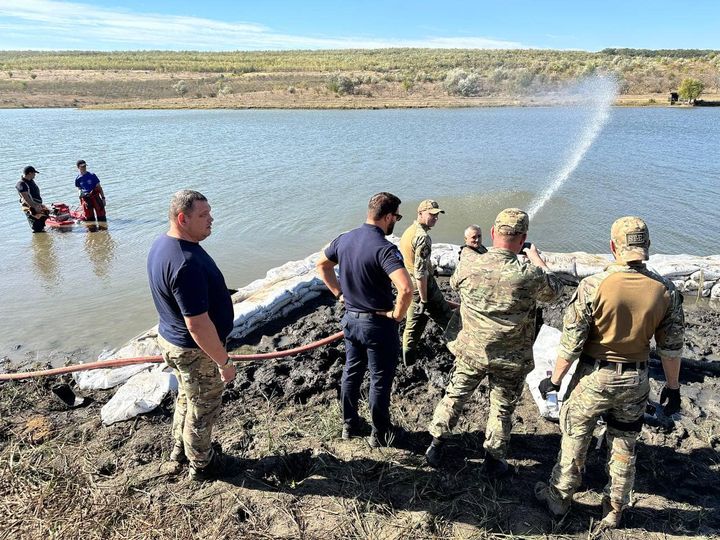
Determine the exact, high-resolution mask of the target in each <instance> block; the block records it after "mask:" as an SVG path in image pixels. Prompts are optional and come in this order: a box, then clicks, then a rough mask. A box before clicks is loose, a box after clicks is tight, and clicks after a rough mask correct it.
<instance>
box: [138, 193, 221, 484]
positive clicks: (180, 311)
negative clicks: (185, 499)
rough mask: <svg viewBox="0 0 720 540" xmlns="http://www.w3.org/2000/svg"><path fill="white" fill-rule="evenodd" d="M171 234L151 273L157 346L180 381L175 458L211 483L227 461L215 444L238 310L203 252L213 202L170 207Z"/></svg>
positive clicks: (162, 241) (185, 201) (178, 199)
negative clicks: (229, 345) (228, 345)
mask: <svg viewBox="0 0 720 540" xmlns="http://www.w3.org/2000/svg"><path fill="white" fill-rule="evenodd" d="M169 217H170V230H169V231H168V232H167V234H164V235H162V236H160V237H159V238H157V239H156V240H155V242H154V243H153V245H152V247H151V248H150V253H149V254H148V260H147V272H148V278H149V281H150V291H151V292H152V297H153V301H154V303H155V308H156V309H157V312H158V315H159V319H160V322H159V326H158V343H159V345H160V347H161V349H162V351H163V358H164V359H165V362H166V363H167V364H168V365H169V366H170V367H172V368H173V369H174V370H175V374H176V376H177V378H178V382H179V391H178V397H177V402H176V404H175V414H174V417H173V437H174V439H175V446H174V448H173V451H172V454H171V456H170V457H171V459H172V460H174V461H177V462H179V463H183V462H185V461H187V460H189V461H190V478H191V479H193V480H210V479H214V478H216V477H218V476H219V475H220V474H221V473H222V468H223V459H222V456H220V455H219V454H218V453H216V452H214V451H213V449H212V448H211V446H210V443H211V438H212V428H213V425H214V424H215V421H216V420H217V417H218V415H219V414H220V406H221V404H222V400H221V397H222V392H223V388H224V384H223V383H225V382H229V381H232V380H233V379H234V378H235V367H234V366H233V363H232V361H231V360H230V358H229V357H228V353H227V350H226V349H225V341H226V339H227V337H228V335H229V334H230V331H231V330H232V328H233V305H232V300H231V299H230V293H229V292H228V289H227V286H226V285H225V278H223V275H222V273H221V272H220V270H219V269H218V267H217V265H216V264H215V261H213V259H212V257H210V255H208V254H207V252H206V251H205V250H204V249H203V248H202V247H200V242H201V241H202V240H205V238H207V237H208V236H210V232H211V227H212V222H213V218H212V215H211V214H210V205H209V204H208V202H207V199H206V198H205V196H204V195H202V194H201V193H198V192H197V191H190V190H183V191H178V192H177V193H175V195H173V198H172V200H171V202H170V211H169Z"/></svg>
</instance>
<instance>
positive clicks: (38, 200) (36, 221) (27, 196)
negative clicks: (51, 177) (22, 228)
mask: <svg viewBox="0 0 720 540" xmlns="http://www.w3.org/2000/svg"><path fill="white" fill-rule="evenodd" d="M38 172H39V171H38V170H37V169H35V167H33V166H32V165H28V166H27V167H25V168H24V169H23V175H22V177H21V178H20V181H19V182H18V183H17V184H15V189H17V191H18V193H19V194H20V206H21V207H22V211H23V212H24V213H25V217H26V218H27V220H28V223H29V224H30V228H31V229H32V232H34V233H37V232H43V231H44V230H45V221H46V220H47V218H48V216H49V215H50V210H48V207H47V206H45V205H44V204H43V201H42V197H41V196H40V188H39V187H38V185H37V184H36V183H35V175H36V174H37V173H38Z"/></svg>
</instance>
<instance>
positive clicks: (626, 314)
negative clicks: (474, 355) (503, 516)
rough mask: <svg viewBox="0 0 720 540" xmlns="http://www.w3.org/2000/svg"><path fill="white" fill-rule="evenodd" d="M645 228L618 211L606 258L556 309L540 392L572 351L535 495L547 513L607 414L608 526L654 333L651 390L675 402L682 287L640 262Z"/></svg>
mask: <svg viewBox="0 0 720 540" xmlns="http://www.w3.org/2000/svg"><path fill="white" fill-rule="evenodd" d="M649 249H650V232H649V231H648V227H647V225H646V224H645V222H644V221H643V220H642V219H640V218H638V217H632V216H630V217H623V218H620V219H618V220H617V221H615V223H613V225H612V228H611V230H610V250H611V251H612V254H613V256H614V257H615V263H613V264H611V265H610V266H608V267H607V268H606V269H605V271H603V272H601V273H599V274H595V275H592V276H589V277H586V278H585V279H583V280H582V281H581V282H580V284H579V285H578V288H577V291H576V292H575V296H573V298H572V300H571V302H570V305H568V307H567V309H566V310H565V315H564V317H563V333H562V337H561V338H560V347H559V349H558V358H557V363H556V364H555V370H554V372H553V374H552V376H551V377H548V378H547V379H544V380H543V381H541V382H540V393H541V394H542V396H543V397H545V396H546V395H547V392H549V391H551V390H554V391H557V390H559V389H560V383H561V382H562V379H563V377H564V376H565V374H566V373H567V371H568V369H569V368H570V366H571V364H572V363H573V362H574V361H575V360H577V359H579V362H578V365H577V368H576V369H575V374H574V375H573V378H572V380H571V381H570V386H569V387H568V390H567V395H569V398H567V399H566V401H565V403H564V404H563V406H562V409H561V411H560V429H561V431H562V442H561V444H560V454H559V455H558V460H557V463H556V465H555V467H554V468H553V471H552V475H551V477H550V481H549V483H548V484H545V483H543V482H538V483H537V485H536V486H535V495H536V496H537V498H538V500H540V501H542V502H544V503H545V504H546V505H547V506H548V508H549V510H550V511H551V512H552V513H553V514H554V515H555V516H562V515H564V514H565V513H566V512H567V511H568V510H569V509H570V503H571V501H572V496H573V494H574V493H575V491H576V490H577V488H578V487H579V486H580V481H581V478H582V471H583V468H584V465H585V457H586V454H587V450H588V445H589V444H590V440H591V439H592V435H593V431H594V429H595V425H596V423H597V420H598V418H599V417H600V416H601V415H602V416H603V417H604V418H605V421H606V422H607V432H606V435H605V437H606V438H607V443H608V449H609V452H608V454H609V455H608V459H609V462H608V467H607V470H608V472H609V476H610V478H609V479H608V483H607V485H606V486H605V490H604V493H603V499H602V512H603V519H602V521H601V522H600V523H599V528H601V529H610V528H616V527H617V526H618V525H619V524H620V520H621V518H622V513H623V510H624V509H625V508H626V507H627V505H628V503H629V500H630V492H631V491H632V488H633V484H634V481H635V443H636V441H637V438H638V435H639V433H640V429H641V428H642V424H643V414H644V413H645V407H646V406H647V402H648V395H649V393H650V382H649V380H648V355H649V353H650V340H651V339H652V338H653V337H655V342H656V344H657V351H658V353H659V354H660V358H661V360H662V366H663V370H664V372H665V379H666V383H665V387H664V388H663V390H662V393H661V394H660V402H661V404H664V403H667V404H666V405H665V414H666V415H672V414H674V413H676V412H678V411H679V410H680V382H679V374H680V354H681V352H682V347H683V337H684V328H683V327H684V320H685V317H684V313H683V308H682V295H681V294H680V293H679V292H678V291H677V289H675V286H674V285H673V284H672V282H671V281H669V280H668V279H665V278H663V277H661V276H659V275H657V274H656V273H654V272H651V271H650V270H648V269H647V268H646V266H645V264H644V263H643V261H646V260H647V259H648V256H649Z"/></svg>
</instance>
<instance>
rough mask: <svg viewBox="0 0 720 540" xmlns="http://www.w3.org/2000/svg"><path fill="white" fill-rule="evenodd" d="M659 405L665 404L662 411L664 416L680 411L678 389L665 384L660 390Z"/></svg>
mask: <svg viewBox="0 0 720 540" xmlns="http://www.w3.org/2000/svg"><path fill="white" fill-rule="evenodd" d="M660 405H665V407H664V408H663V413H665V416H672V415H673V414H675V413H676V412H678V411H680V389H679V388H675V389H674V390H673V389H672V388H668V387H667V386H665V387H664V388H663V389H662V392H660Z"/></svg>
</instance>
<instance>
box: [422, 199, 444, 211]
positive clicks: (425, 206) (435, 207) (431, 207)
mask: <svg viewBox="0 0 720 540" xmlns="http://www.w3.org/2000/svg"><path fill="white" fill-rule="evenodd" d="M425 210H427V211H428V212H430V213H431V214H444V213H445V210H442V209H441V208H440V205H439V204H438V203H437V201H433V200H432V199H425V200H424V201H423V202H421V203H420V206H418V213H419V212H424V211H425Z"/></svg>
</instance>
